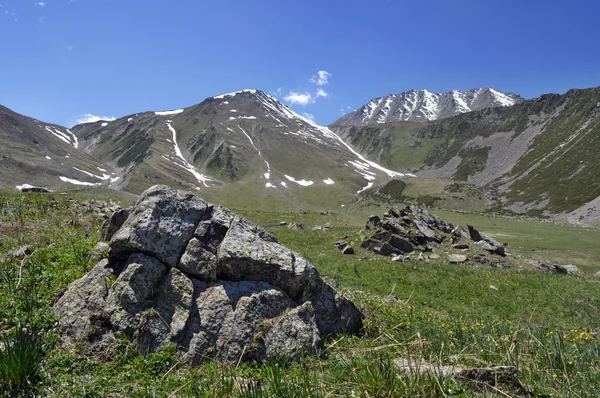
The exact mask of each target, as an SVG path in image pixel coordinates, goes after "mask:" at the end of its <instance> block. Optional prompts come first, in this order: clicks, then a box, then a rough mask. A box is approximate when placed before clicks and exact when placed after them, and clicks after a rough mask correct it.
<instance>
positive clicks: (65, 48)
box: [63, 44, 73, 52]
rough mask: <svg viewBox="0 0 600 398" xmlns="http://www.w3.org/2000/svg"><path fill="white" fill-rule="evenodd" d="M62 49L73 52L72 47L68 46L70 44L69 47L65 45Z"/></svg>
mask: <svg viewBox="0 0 600 398" xmlns="http://www.w3.org/2000/svg"><path fill="white" fill-rule="evenodd" d="M63 49H64V50H65V51H68V52H71V51H73V46H72V45H70V44H69V45H65V46H63Z"/></svg>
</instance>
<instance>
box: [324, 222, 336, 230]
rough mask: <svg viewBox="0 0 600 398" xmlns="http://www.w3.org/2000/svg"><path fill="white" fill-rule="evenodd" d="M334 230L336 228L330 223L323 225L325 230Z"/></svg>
mask: <svg viewBox="0 0 600 398" xmlns="http://www.w3.org/2000/svg"><path fill="white" fill-rule="evenodd" d="M333 228H334V226H333V224H332V223H330V222H328V223H325V225H323V229H333Z"/></svg>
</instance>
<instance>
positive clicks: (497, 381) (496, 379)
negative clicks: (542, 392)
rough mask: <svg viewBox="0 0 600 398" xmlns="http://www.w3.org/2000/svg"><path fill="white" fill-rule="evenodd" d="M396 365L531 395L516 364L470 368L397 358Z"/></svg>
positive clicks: (424, 373)
mask: <svg viewBox="0 0 600 398" xmlns="http://www.w3.org/2000/svg"><path fill="white" fill-rule="evenodd" d="M394 365H396V367H398V368H399V369H400V370H401V371H402V372H406V373H410V374H415V373H417V374H420V375H430V376H433V377H451V378H453V379H454V380H456V381H457V382H459V383H462V384H467V385H471V386H473V387H476V388H482V387H483V388H485V387H486V386H488V387H490V386H491V387H493V388H495V389H497V387H499V388H501V389H502V390H504V391H508V392H511V393H515V394H519V395H525V396H530V395H531V393H530V392H529V391H528V390H527V389H526V388H525V387H523V385H522V384H521V383H520V382H519V378H518V374H517V368H516V367H514V366H496V367H492V368H469V367H465V366H459V365H441V364H430V363H426V362H422V361H416V360H414V359H410V360H409V359H397V360H395V361H394Z"/></svg>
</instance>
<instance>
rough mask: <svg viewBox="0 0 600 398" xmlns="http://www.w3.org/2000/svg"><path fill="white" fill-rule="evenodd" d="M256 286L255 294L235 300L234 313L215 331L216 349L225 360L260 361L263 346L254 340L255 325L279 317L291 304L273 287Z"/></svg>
mask: <svg viewBox="0 0 600 398" xmlns="http://www.w3.org/2000/svg"><path fill="white" fill-rule="evenodd" d="M246 283H247V282H246ZM256 286H257V291H256V292H253V294H251V295H244V296H242V297H240V298H239V299H238V300H237V303H235V305H234V308H235V309H234V310H233V311H231V312H229V313H228V314H227V316H226V317H225V319H224V321H223V325H222V326H221V329H220V330H219V336H220V337H219V338H218V339H217V342H216V348H217V351H218V352H219V356H220V357H221V358H223V359H225V360H230V361H238V360H240V359H246V360H248V359H263V357H264V354H261V351H264V348H263V347H261V344H264V342H261V341H260V340H257V339H256V334H257V332H258V328H259V322H266V320H268V319H272V318H275V317H277V316H279V315H281V314H282V313H283V312H284V311H285V310H286V309H288V308H290V307H292V306H293V304H294V303H293V301H292V300H291V299H290V298H289V297H288V296H287V295H286V294H285V293H284V292H283V291H281V290H280V289H277V288H276V287H275V286H271V285H269V284H267V283H257V284H256ZM244 356H245V357H244Z"/></svg>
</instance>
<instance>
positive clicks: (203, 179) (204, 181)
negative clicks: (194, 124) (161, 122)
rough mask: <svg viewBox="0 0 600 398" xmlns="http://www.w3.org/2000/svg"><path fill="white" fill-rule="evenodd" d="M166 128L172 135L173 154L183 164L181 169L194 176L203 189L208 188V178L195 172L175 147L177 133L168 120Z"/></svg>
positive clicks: (177, 147) (176, 146) (177, 146)
mask: <svg viewBox="0 0 600 398" xmlns="http://www.w3.org/2000/svg"><path fill="white" fill-rule="evenodd" d="M167 127H168V128H169V130H170V131H171V133H172V134H173V145H174V149H175V154H176V155H177V157H178V158H180V159H181V161H182V162H183V165H180V166H181V167H182V168H184V169H186V170H187V171H189V172H190V173H192V174H193V175H194V177H196V179H197V180H198V182H199V183H201V184H203V185H204V186H205V187H208V184H207V182H208V181H210V177H208V176H205V175H204V174H201V173H199V172H198V170H196V168H195V167H194V166H193V165H192V164H190V163H189V162H188V161H187V160H186V158H184V157H183V154H182V153H181V149H179V145H177V131H176V130H175V129H174V128H173V126H171V121H170V120H169V121H168V122H167ZM196 189H198V190H199V189H200V188H198V187H196Z"/></svg>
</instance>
